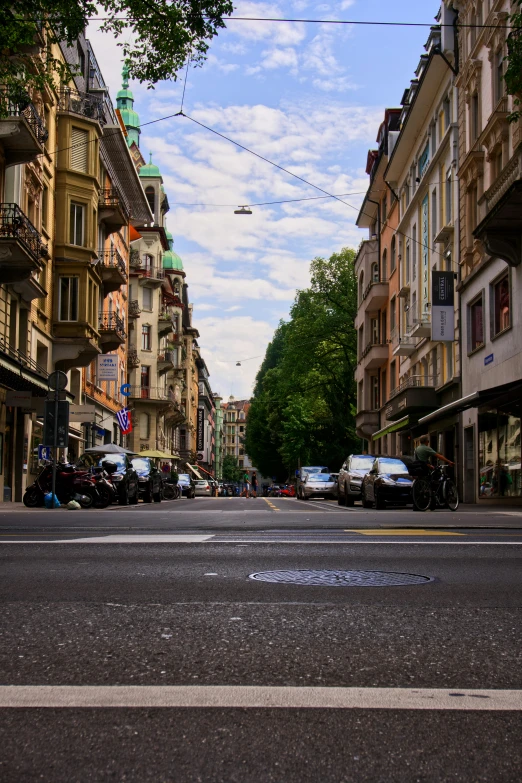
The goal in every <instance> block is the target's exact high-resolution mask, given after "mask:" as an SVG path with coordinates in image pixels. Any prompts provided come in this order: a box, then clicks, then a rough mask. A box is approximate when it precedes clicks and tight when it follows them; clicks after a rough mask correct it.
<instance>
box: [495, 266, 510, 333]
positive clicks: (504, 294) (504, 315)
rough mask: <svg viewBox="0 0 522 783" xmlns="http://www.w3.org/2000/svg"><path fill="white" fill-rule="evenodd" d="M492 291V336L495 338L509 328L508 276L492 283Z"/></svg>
mask: <svg viewBox="0 0 522 783" xmlns="http://www.w3.org/2000/svg"><path fill="white" fill-rule="evenodd" d="M492 289H493V291H492V293H493V303H492V304H493V336H495V335H497V334H500V332H503V331H504V330H505V329H508V328H509V327H510V326H511V295H510V290H509V277H508V275H505V276H504V277H502V278H501V279H500V280H498V281H497V282H496V283H493V285H492Z"/></svg>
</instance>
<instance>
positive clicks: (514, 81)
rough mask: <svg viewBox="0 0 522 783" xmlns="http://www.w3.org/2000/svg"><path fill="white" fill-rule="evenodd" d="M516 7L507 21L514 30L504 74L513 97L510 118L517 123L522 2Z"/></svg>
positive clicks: (521, 89) (521, 76)
mask: <svg viewBox="0 0 522 783" xmlns="http://www.w3.org/2000/svg"><path fill="white" fill-rule="evenodd" d="M515 6H516V7H517V10H516V11H515V12H514V13H513V14H511V16H509V17H508V20H507V21H508V24H509V25H510V26H511V28H512V30H511V32H510V33H509V35H508V36H507V50H508V53H507V57H506V70H505V72H504V81H505V83H506V91H507V93H508V95H512V96H513V106H514V109H513V111H512V112H511V114H510V115H509V116H508V120H509V121H510V122H516V121H517V120H519V119H520V118H521V117H522V111H521V110H520V101H521V98H522V12H521V8H522V0H515Z"/></svg>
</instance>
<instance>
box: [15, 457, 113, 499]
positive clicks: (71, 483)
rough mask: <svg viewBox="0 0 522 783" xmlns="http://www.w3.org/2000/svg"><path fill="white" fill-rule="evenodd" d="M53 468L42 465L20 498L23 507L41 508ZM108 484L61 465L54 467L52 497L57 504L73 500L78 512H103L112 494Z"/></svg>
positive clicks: (49, 463) (60, 463)
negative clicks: (86, 509)
mask: <svg viewBox="0 0 522 783" xmlns="http://www.w3.org/2000/svg"><path fill="white" fill-rule="evenodd" d="M52 483H53V465H52V462H47V463H46V464H44V466H43V468H42V470H41V471H40V474H39V475H38V476H37V478H36V480H35V481H34V483H33V484H31V485H30V486H29V487H27V489H26V491H25V493H24V496H23V503H24V506H27V507H28V508H37V507H39V506H43V505H44V498H45V495H46V494H48V493H49V492H51V491H52ZM107 484H108V482H107V481H106V479H104V478H103V477H102V476H100V477H99V478H97V477H95V475H94V474H92V473H91V472H89V471H86V470H85V469H81V470H80V469H78V468H76V467H75V466H74V465H71V464H69V463H65V462H57V464H56V488H55V492H56V496H57V497H58V500H59V501H60V503H63V504H66V503H68V502H69V501H70V500H76V501H77V502H78V503H79V504H80V506H81V507H82V508H90V507H91V506H95V507H96V508H105V507H106V506H108V505H109V503H111V502H112V499H113V497H114V496H113V490H112V488H111V489H108V488H107V486H106V485H107Z"/></svg>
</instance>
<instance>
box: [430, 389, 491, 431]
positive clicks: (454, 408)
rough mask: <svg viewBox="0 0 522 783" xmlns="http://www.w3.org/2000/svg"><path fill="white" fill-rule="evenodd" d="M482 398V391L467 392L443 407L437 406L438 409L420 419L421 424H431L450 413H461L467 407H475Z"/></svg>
mask: <svg viewBox="0 0 522 783" xmlns="http://www.w3.org/2000/svg"><path fill="white" fill-rule="evenodd" d="M479 399H480V392H473V394H467V395H466V396H465V397H461V398H460V400H453V402H449V403H448V404H447V405H443V407H442V408H437V410H436V411H432V412H431V413H428V415H427V416H423V417H422V418H421V419H419V424H430V423H431V422H432V421H436V420H437V419H444V418H445V417H446V416H447V415H448V414H451V413H460V411H465V410H466V408H473V407H475V405H476V404H477V403H478V401H479Z"/></svg>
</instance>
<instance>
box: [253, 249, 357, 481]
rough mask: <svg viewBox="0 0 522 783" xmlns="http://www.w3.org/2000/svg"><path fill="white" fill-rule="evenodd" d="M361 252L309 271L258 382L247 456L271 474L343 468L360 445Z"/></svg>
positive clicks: (319, 261)
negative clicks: (299, 467)
mask: <svg viewBox="0 0 522 783" xmlns="http://www.w3.org/2000/svg"><path fill="white" fill-rule="evenodd" d="M354 259H355V251H354V250H350V249H347V248H345V249H344V250H342V251H341V252H340V253H334V254H333V255H332V256H331V257H330V258H329V259H324V258H316V259H315V260H314V261H312V264H311V285H310V288H308V289H306V290H303V291H298V293H297V295H296V298H295V301H294V304H293V306H292V308H291V311H290V320H289V322H288V323H281V324H280V325H279V327H278V329H277V330H276V333H275V335H274V339H273V341H272V343H270V345H269V346H268V348H267V352H266V356H265V359H264V361H263V364H262V365H261V368H260V370H259V373H258V375H257V379H256V386H255V389H254V396H253V399H252V402H251V406H250V410H249V412H248V417H247V428H246V444H245V445H246V451H247V452H248V454H249V455H250V456H251V458H252V459H253V461H254V462H255V464H256V465H257V466H258V467H259V469H260V470H261V472H263V473H265V475H277V476H278V478H280V477H281V473H284V474H285V475H288V474H289V473H291V474H293V471H294V469H295V468H296V467H297V465H298V462H299V460H300V461H301V464H302V465H305V464H324V465H328V466H329V467H330V468H332V469H337V468H338V467H339V465H340V464H341V463H342V461H343V459H344V458H345V457H346V455H347V454H348V453H349V452H350V451H352V450H354V449H356V448H357V447H358V446H359V440H358V438H357V437H356V434H355V414H356V385H355V381H354V370H355V367H356V364H357V340H356V331H355V327H354V321H355V315H356V312H357V286H356V280H355V273H354Z"/></svg>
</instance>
